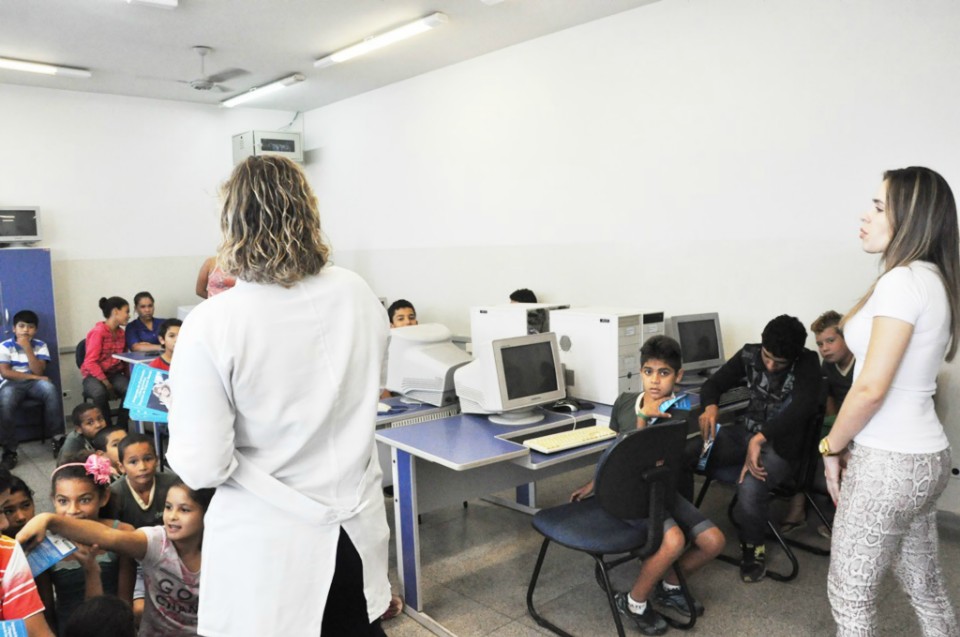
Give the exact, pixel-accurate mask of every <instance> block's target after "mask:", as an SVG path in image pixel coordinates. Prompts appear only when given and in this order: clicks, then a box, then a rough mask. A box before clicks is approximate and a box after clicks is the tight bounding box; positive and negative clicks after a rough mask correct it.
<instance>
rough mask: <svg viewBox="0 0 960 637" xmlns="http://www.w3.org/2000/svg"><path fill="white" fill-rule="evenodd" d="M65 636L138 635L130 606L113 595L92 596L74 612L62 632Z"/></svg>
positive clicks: (119, 636) (134, 636)
mask: <svg viewBox="0 0 960 637" xmlns="http://www.w3.org/2000/svg"><path fill="white" fill-rule="evenodd" d="M60 634H61V635H62V636H63V637H102V636H103V635H109V636H110V637H136V635H137V626H136V622H135V620H134V617H133V611H132V610H130V607H129V606H127V605H126V604H124V603H123V602H122V601H120V600H119V599H118V598H116V597H113V596H112V595H99V596H97V597H91V598H90V599H88V600H87V601H85V602H84V603H83V604H81V606H80V607H79V608H78V609H77V610H75V611H74V612H73V615H71V616H70V621H69V622H67V625H66V627H64V629H63V631H61V633H60Z"/></svg>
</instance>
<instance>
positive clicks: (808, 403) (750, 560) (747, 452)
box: [700, 314, 821, 582]
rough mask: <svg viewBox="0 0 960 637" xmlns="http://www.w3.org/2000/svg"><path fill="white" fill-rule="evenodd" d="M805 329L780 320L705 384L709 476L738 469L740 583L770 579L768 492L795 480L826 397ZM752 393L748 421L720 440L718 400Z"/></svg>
mask: <svg viewBox="0 0 960 637" xmlns="http://www.w3.org/2000/svg"><path fill="white" fill-rule="evenodd" d="M806 339H807V330H806V329H804V327H803V324H802V323H801V322H800V321H799V320H797V319H796V318H794V317H792V316H787V315H785V314H784V315H781V316H778V317H777V318H775V319H773V320H772V321H770V322H769V323H767V326H766V327H765V328H764V329H763V335H762V337H761V342H760V343H756V344H750V345H744V346H743V348H742V349H741V350H740V351H739V352H737V353H736V354H734V356H733V357H732V358H731V359H730V360H728V361H727V362H726V363H725V364H724V365H723V366H722V367H721V368H720V369H719V370H717V372H716V373H715V374H714V375H713V376H711V377H710V378H709V379H708V380H707V382H705V383H704V384H703V389H702V390H701V391H700V401H701V403H702V404H703V405H704V411H703V415H701V416H700V431H701V433H702V435H703V438H704V440H713V439H714V437H716V440H715V441H714V445H713V450H712V451H711V453H710V459H709V462H708V463H707V472H708V473H713V472H714V471H715V470H716V469H718V468H722V467H729V466H736V467H737V468H739V469H740V477H739V482H738V484H737V505H736V509H735V511H734V515H735V517H736V519H737V521H738V522H739V523H740V548H741V550H742V552H743V557H742V560H741V562H740V577H741V579H742V580H743V581H744V582H758V581H760V580H761V579H763V576H764V575H765V574H766V559H765V546H764V539H765V537H766V525H767V516H768V509H769V503H770V490H771V489H773V488H775V487H776V486H777V485H779V484H780V483H781V482H783V481H784V480H786V479H787V478H789V477H790V476H791V475H792V474H793V472H794V468H795V467H796V465H797V463H798V462H799V460H800V456H801V454H802V453H803V451H804V450H803V445H802V441H803V440H804V433H805V430H806V427H807V426H809V424H810V422H811V419H812V418H813V416H814V415H815V414H816V410H817V405H818V401H819V396H820V383H821V377H820V364H819V360H818V359H817V355H816V354H815V353H814V352H812V351H810V350H808V349H806V348H805V347H804V346H803V345H804V342H805V341H806ZM740 385H746V386H747V387H749V388H750V402H749V404H748V405H747V409H746V413H745V416H744V418H742V420H740V421H738V422H737V423H735V424H732V425H724V426H723V428H721V429H720V432H719V433H717V415H718V411H719V408H718V406H717V403H718V401H719V398H720V395H721V394H722V393H723V392H725V391H727V390H729V389H732V388H734V387H736V386H740Z"/></svg>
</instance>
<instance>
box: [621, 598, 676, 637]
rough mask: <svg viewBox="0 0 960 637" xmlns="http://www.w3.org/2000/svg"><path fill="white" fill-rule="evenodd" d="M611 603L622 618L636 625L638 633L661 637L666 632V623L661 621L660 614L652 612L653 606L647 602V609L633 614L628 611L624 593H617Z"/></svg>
mask: <svg viewBox="0 0 960 637" xmlns="http://www.w3.org/2000/svg"><path fill="white" fill-rule="evenodd" d="M613 601H614V603H616V605H617V610H618V611H620V614H621V615H623V616H624V617H629V618H630V619H632V620H633V623H634V624H636V625H637V628H639V629H640V632H641V633H643V634H644V635H662V634H663V633H665V632H667V622H665V621H664V620H663V617H661V616H660V613H658V612H657V611H655V610H653V604H650V603H649V602H647V608H646V610H644V611H643V612H642V613H635V612H633V611H631V610H630V604H629V603H628V602H627V594H626V593H617V594H616V595H614V596H613Z"/></svg>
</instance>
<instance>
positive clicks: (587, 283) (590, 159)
mask: <svg viewBox="0 0 960 637" xmlns="http://www.w3.org/2000/svg"><path fill="white" fill-rule="evenodd" d="M958 36H960V4H957V3H955V2H953V1H952V0H915V1H910V2H908V1H907V0H883V1H877V0H845V1H844V2H835V0H785V1H783V2H769V1H767V0H726V1H725V2H715V1H714V2H711V1H710V0H662V1H661V2H658V3H656V4H653V5H649V6H646V7H643V8H640V9H636V10H634V11H631V12H627V13H623V14H619V15H616V16H612V17H610V18H606V19H603V20H599V21H596V22H593V23H591V24H587V25H583V26H580V27H576V28H573V29H570V30H567V31H564V32H561V33H558V34H554V35H551V36H547V37H544V38H541V39H539V40H535V41H532V42H528V43H525V44H521V45H518V46H514V47H511V48H509V49H506V50H503V51H499V52H496V53H492V54H489V55H486V56H484V57H481V58H477V59H474V60H470V61H467V62H464V63H461V64H457V65H454V66H450V67H447V68H445V69H441V70H439V71H436V72H433V73H430V74H427V75H424V76H420V77H417V78H413V79H411V80H408V81H405V82H401V83H398V84H394V85H391V86H388V87H385V88H383V89H380V90H377V91H373V92H370V93H367V94H365V95H361V96H358V97H356V98H353V99H350V100H345V101H342V102H339V103H337V104H333V105H330V106H327V107H324V108H321V109H317V110H315V111H311V112H309V113H307V115H306V125H305V131H306V136H307V137H306V147H307V148H308V149H312V151H311V152H310V153H309V157H310V160H311V161H310V163H309V164H308V167H307V168H308V171H309V173H310V175H311V177H312V181H313V183H314V185H315V186H316V188H317V190H318V193H319V196H320V201H321V214H322V218H323V221H324V223H325V230H326V232H327V233H328V235H329V236H330V237H331V240H332V244H333V247H334V257H335V259H336V260H337V261H338V262H339V263H341V264H343V265H346V266H348V267H352V268H354V269H356V270H358V271H359V272H361V273H362V274H363V275H364V276H365V277H366V278H367V279H368V280H369V281H370V283H371V284H372V285H373V287H374V289H375V290H376V291H377V293H378V294H380V295H382V296H387V297H389V298H390V299H395V298H397V297H405V298H408V299H410V300H412V301H413V302H414V303H415V304H416V305H417V309H418V311H419V314H420V316H421V320H427V321H430V320H438V321H441V322H444V323H446V324H448V325H450V326H451V327H452V328H453V329H454V330H455V331H459V332H466V331H467V330H468V328H469V323H468V314H467V308H468V307H469V306H470V305H478V304H488V303H498V302H504V301H506V297H507V295H508V294H509V292H510V291H511V290H513V289H514V288H517V287H530V288H532V289H534V290H535V291H536V292H537V293H538V295H539V296H540V297H541V298H542V299H543V300H549V301H567V302H571V303H574V304H578V305H585V304H605V305H624V306H641V307H644V308H646V309H663V310H664V311H666V312H667V313H668V314H680V313H686V312H694V311H709V310H716V311H719V312H720V313H721V316H722V318H723V320H724V325H723V327H724V330H725V344H726V347H727V350H728V352H732V351H734V350H735V349H736V348H737V347H739V345H740V344H742V343H743V342H744V341H748V340H756V339H757V338H758V336H759V332H760V330H761V329H762V327H763V325H764V324H765V322H766V321H767V320H768V319H770V318H771V317H773V316H774V315H776V314H779V313H781V312H788V313H790V314H794V315H796V316H799V317H800V318H801V319H802V320H803V322H804V323H805V324H807V325H809V323H810V322H812V320H813V319H814V318H816V316H817V315H818V314H819V313H820V312H822V311H823V310H826V309H830V308H835V309H837V310H839V311H841V312H842V311H844V310H846V309H847V308H849V307H850V306H851V305H852V304H853V303H854V301H855V300H856V299H857V297H858V296H859V294H861V293H862V291H863V290H864V289H865V288H866V287H867V286H868V285H869V282H870V280H871V279H872V277H873V276H875V274H876V272H877V262H876V259H875V258H874V257H870V256H868V255H865V254H863V253H862V252H861V251H860V248H859V242H858V240H857V229H858V225H859V222H858V215H859V213H860V211H862V210H864V209H865V208H866V207H867V206H868V205H869V203H870V199H871V198H872V196H873V194H874V192H875V190H876V187H877V185H878V184H879V181H880V176H881V173H882V171H883V170H884V169H887V168H894V167H901V166H906V165H910V164H922V165H929V166H931V167H933V168H935V169H937V170H939V171H940V172H941V173H942V174H943V175H944V176H945V177H946V178H947V179H948V181H951V182H953V184H954V186H955V187H957V188H960V155H958V153H957V148H960V118H957V117H956V113H957V112H960V86H958V85H957V83H956V82H954V81H953V79H954V78H956V77H957V76H958V72H960V44H958V42H960V37H958ZM812 340H813V339H812V338H811V339H810V342H809V344H810V345H811V346H812V345H813V343H812ZM957 370H958V366H957V365H953V366H951V367H949V368H948V371H949V373H948V374H947V375H946V376H945V377H944V380H945V382H944V384H943V390H942V391H941V398H942V399H943V400H941V401H940V408H941V412H942V413H943V415H944V418H945V421H946V422H947V425H948V430H949V432H950V436H951V438H952V439H953V440H954V443H957V442H960V414H958V408H957V407H956V405H955V404H954V402H955V398H954V397H955V396H956V395H957V390H958V389H960V374H958V371H957ZM948 397H949V400H947V398H948ZM951 401H953V402H951ZM957 448H960V447H957ZM943 503H944V505H945V507H946V508H949V509H952V510H960V488H958V485H957V484H952V485H951V490H950V492H948V496H947V497H946V498H945V499H944V500H943Z"/></svg>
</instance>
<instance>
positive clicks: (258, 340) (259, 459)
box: [167, 156, 390, 637]
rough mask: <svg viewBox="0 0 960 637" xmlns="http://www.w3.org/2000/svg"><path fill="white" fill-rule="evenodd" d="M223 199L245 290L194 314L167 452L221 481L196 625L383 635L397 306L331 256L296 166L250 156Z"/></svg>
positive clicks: (250, 631)
mask: <svg viewBox="0 0 960 637" xmlns="http://www.w3.org/2000/svg"><path fill="white" fill-rule="evenodd" d="M223 198H224V203H223V210H222V213H221V218H220V224H221V228H222V231H223V235H224V237H223V244H222V245H221V248H220V253H219V258H220V263H221V264H222V265H223V267H224V269H225V270H226V271H228V272H230V273H231V274H234V275H236V277H237V279H238V281H237V285H236V287H235V288H234V289H233V290H232V291H231V293H230V294H222V295H218V296H216V297H214V298H212V299H209V300H208V301H207V302H205V303H202V304H200V305H199V306H197V308H196V309H194V310H193V312H192V313H191V314H190V316H189V318H188V319H187V320H186V321H185V323H184V325H183V327H182V329H181V331H180V335H179V338H178V341H179V342H178V343H177V356H176V358H175V362H174V363H173V366H172V368H171V371H170V382H171V385H172V389H173V392H172V393H173V396H172V403H173V405H172V408H171V410H170V448H169V453H168V456H167V457H168V458H169V460H170V464H171V465H172V467H173V469H174V470H175V471H176V472H177V473H178V474H179V475H180V476H181V477H182V478H183V480H184V481H185V482H186V483H187V484H188V485H190V486H191V487H193V488H202V487H217V493H216V496H215V497H214V499H213V502H212V504H211V506H210V509H209V510H208V511H207V515H206V518H205V531H204V546H203V564H202V571H201V575H200V590H201V593H200V609H199V615H200V618H199V631H198V632H199V634H201V635H210V636H220V635H222V636H224V637H228V636H229V637H243V636H245V635H251V636H253V635H284V636H285V637H298V636H300V635H303V636H309V637H316V636H317V635H320V634H321V627H322V634H323V635H327V636H328V637H338V636H340V635H351V636H364V635H371V636H374V635H382V634H383V633H382V631H381V630H380V627H379V621H378V619H377V618H378V617H379V616H380V614H381V613H382V612H383V609H384V608H386V607H387V605H388V603H389V602H390V585H389V582H388V581H387V541H388V538H389V529H388V527H387V523H386V514H385V511H384V504H383V496H382V494H381V491H380V488H381V487H380V468H379V463H378V462H377V456H376V453H375V447H374V439H373V432H374V427H373V423H374V421H375V418H376V410H377V395H378V393H379V386H380V369H381V362H382V360H383V357H384V351H385V347H386V341H387V333H388V322H387V317H386V313H385V312H384V310H383V307H382V306H381V304H380V302H379V301H378V300H377V297H376V296H374V294H373V292H372V291H371V290H370V288H369V287H368V286H367V285H366V283H364V281H363V280H362V279H361V278H360V277H359V276H357V275H355V274H353V273H352V272H349V271H347V270H344V269H342V268H338V267H335V266H332V265H330V264H328V263H327V259H328V249H327V247H326V246H325V245H324V243H323V241H322V238H321V233H320V220H319V215H318V212H317V203H316V198H315V196H314V194H313V192H312V190H311V188H310V186H309V185H308V184H307V181H306V176H305V175H304V173H303V171H302V170H301V169H300V168H299V167H298V166H297V165H296V164H294V163H293V162H291V161H289V160H286V159H283V158H279V157H271V156H266V157H251V158H249V159H247V160H246V161H245V162H243V163H242V164H240V165H238V166H237V167H236V169H235V170H234V171H233V174H232V175H231V177H230V179H229V181H228V182H227V183H226V184H225V186H224V191H223ZM335 571H336V573H335ZM325 609H329V610H328V611H327V612H325Z"/></svg>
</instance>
